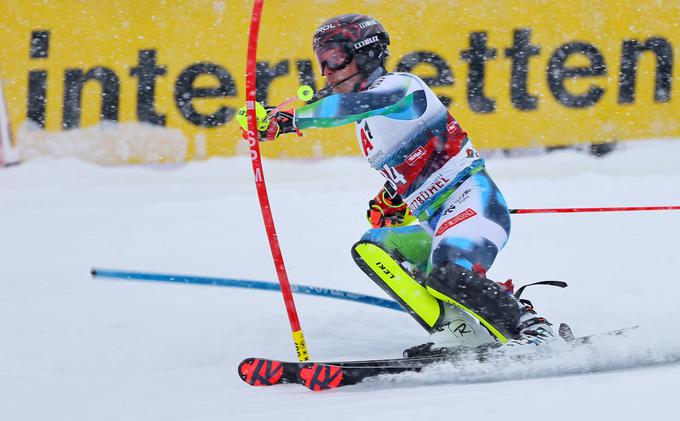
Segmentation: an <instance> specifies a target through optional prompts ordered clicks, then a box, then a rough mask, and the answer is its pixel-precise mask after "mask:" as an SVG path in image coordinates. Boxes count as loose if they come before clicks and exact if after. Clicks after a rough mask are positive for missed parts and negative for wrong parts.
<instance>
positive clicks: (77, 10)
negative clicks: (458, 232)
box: [0, 0, 680, 160]
mask: <svg viewBox="0 0 680 421" xmlns="http://www.w3.org/2000/svg"><path fill="white" fill-rule="evenodd" d="M251 8H252V4H251V2H249V1H216V0H185V1H162V0H148V1H144V2H137V1H132V0H129V1H122V0H118V1H113V0H111V1H94V0H90V1H76V0H55V1H50V2H44V1H28V0H27V1H21V2H16V1H10V0H2V1H0V11H1V12H2V16H3V22H2V36H3V42H2V43H1V44H0V60H2V61H1V64H0V77H1V78H2V79H3V81H4V83H5V94H6V100H7V103H8V108H9V111H10V118H11V121H12V125H13V127H12V128H13V130H14V131H15V132H16V131H17V130H18V128H19V127H20V126H22V127H24V128H25V127H28V129H26V130H23V131H20V133H19V134H20V136H18V138H19V141H22V137H27V136H28V137H31V136H33V138H34V139H38V140H37V141H36V142H37V143H38V144H40V143H41V142H43V141H45V142H48V141H54V139H55V138H54V136H57V135H63V132H64V131H67V132H69V131H73V130H79V129H84V128H87V127H91V126H94V125H97V124H99V123H100V122H102V121H103V120H106V121H113V122H118V123H125V124H122V126H123V127H127V130H132V131H133V132H134V127H136V126H134V125H135V124H139V123H141V124H139V127H140V131H142V132H144V136H142V137H144V138H145V139H146V138H154V136H156V137H160V139H157V138H156V139H155V141H156V142H161V143H162V142H163V139H162V137H163V136H164V133H166V131H164V130H157V131H154V130H153V129H159V128H167V129H168V130H169V131H168V132H167V133H172V134H173V136H174V138H176V137H177V136H176V135H177V133H178V131H179V132H181V136H180V137H182V138H183V139H185V143H186V150H185V151H184V150H183V152H182V154H186V158H187V159H192V158H200V157H203V156H214V155H234V154H236V153H239V152H241V151H245V150H246V149H247V145H246V144H245V142H243V141H241V140H240V134H239V132H238V126H237V124H236V123H235V119H234V114H235V110H236V109H238V108H239V107H240V106H241V105H242V104H243V103H244V100H245V92H244V85H245V77H244V74H245V61H246V47H247V45H246V44H247V36H248V27H249V19H250V11H251ZM342 13H365V14H369V15H371V16H373V17H375V18H377V19H378V20H379V21H381V23H382V24H383V25H384V26H385V28H386V29H387V30H388V32H389V34H390V37H391V40H392V43H391V45H390V51H391V56H390V58H389V59H388V62H387V68H388V70H391V71H394V70H399V71H411V72H413V73H416V74H418V75H420V76H421V77H423V78H424V79H426V80H427V81H428V82H429V83H430V85H431V86H432V88H433V90H434V91H435V92H436V93H437V94H438V95H439V96H440V98H441V99H442V100H443V101H444V102H445V103H446V104H448V106H449V109H450V110H451V112H452V114H453V115H454V116H455V117H456V118H457V119H458V120H459V122H460V123H461V125H462V126H463V127H464V128H465V129H466V130H467V131H468V133H469V134H470V136H471V138H472V140H473V142H474V143H475V144H476V145H477V146H478V147H479V148H481V149H484V148H515V147H527V146H534V145H566V144H572V143H576V142H584V141H591V142H607V141H615V140H626V139H640V138H652V137H653V138H658V137H673V136H675V137H678V136H680V98H678V97H679V96H680V92H678V90H679V87H678V81H679V80H680V77H679V73H680V70H679V67H680V66H678V65H677V64H676V63H675V62H674V59H675V58H674V56H673V51H674V47H675V50H676V51H677V48H678V46H680V30H678V26H677V25H678V22H680V2H678V1H677V0H660V1H652V0H641V1H637V2H619V1H602V2H591V1H586V0H567V1H560V2H557V1H539V0H527V1H523V2H507V1H505V0H488V1H481V2H464V1H429V2H415V1H413V2H412V1H407V2H394V1H387V0H384V1H381V0H375V1H359V0H343V1H324V2H318V1H314V0H296V1H288V0H277V1H273V0H270V1H267V2H265V8H264V14H263V17H262V27H261V30H260V44H259V49H258V60H259V72H258V77H259V81H258V97H259V98H260V99H261V100H263V101H265V102H267V103H269V104H278V103H279V102H282V101H284V100H285V99H287V98H288V97H290V96H293V95H294V94H295V91H296V89H297V87H298V86H299V85H300V84H301V83H308V84H311V85H313V86H314V87H315V88H316V89H318V88H321V87H322V86H323V85H324V83H323V81H322V80H321V79H320V78H319V73H318V69H317V66H316V63H315V61H314V55H313V52H312V50H311V39H312V33H313V32H314V30H315V29H316V27H317V26H318V25H319V24H320V23H321V22H322V21H324V20H325V19H327V18H329V17H332V16H335V15H338V14H342ZM674 82H675V83H674ZM297 105H301V103H300V102H298V103H297ZM23 122H30V124H29V125H22V123H23ZM131 124H132V125H133V126H132V127H133V129H130V127H131V126H130V125H131ZM31 127H32V129H31ZM104 127H111V126H110V125H108V126H107V125H104ZM114 127H115V126H114ZM110 130H114V131H115V129H110ZM53 135H54V136H53ZM114 137H116V136H114ZM171 137H172V136H171ZM174 138H173V139H174ZM173 141H176V139H175V140H173ZM34 143H35V142H34ZM262 149H263V153H264V155H265V156H287V157H303V156H304V157H318V156H338V155H355V154H358V148H357V146H356V141H355V139H354V129H353V126H352V125H350V126H346V127H341V128H335V129H310V130H307V131H306V132H305V136H304V137H303V138H297V137H296V136H294V135H293V136H287V137H285V138H282V141H281V142H275V143H269V144H266V145H263V148H262ZM161 160H162V159H161Z"/></svg>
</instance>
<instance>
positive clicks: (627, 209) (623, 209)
mask: <svg viewBox="0 0 680 421" xmlns="http://www.w3.org/2000/svg"><path fill="white" fill-rule="evenodd" d="M656 210H680V206H624V207H612V208H552V209H550V208H548V209H510V213H513V214H515V213H576V212H637V211H656Z"/></svg>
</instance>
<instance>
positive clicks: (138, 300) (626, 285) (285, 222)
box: [0, 140, 680, 421]
mask: <svg viewBox="0 0 680 421" xmlns="http://www.w3.org/2000/svg"><path fill="white" fill-rule="evenodd" d="M265 147H266V145H265ZM679 158H680V142H679V141H677V140H673V141H645V142H636V143H627V144H625V145H622V147H621V148H620V149H619V150H617V151H615V152H614V153H612V154H611V155H609V156H607V157H605V158H601V159H598V158H594V157H592V156H589V155H586V154H584V153H581V152H577V151H573V150H567V151H557V152H553V153H551V154H547V155H542V156H527V157H519V158H513V159H509V158H494V159H490V160H489V162H488V167H489V170H490V172H491V174H492V175H493V177H494V178H495V180H496V182H497V183H498V184H499V186H500V187H501V189H502V190H503V191H504V193H505V195H506V198H507V199H508V202H509V204H510V206H511V207H523V208H524V207H575V206H584V207H592V206H633V205H679V204H680V165H678V159H679ZM264 168H265V175H266V178H267V182H268V189H269V194H270V198H271V202H272V209H273V211H274V216H275V219H276V223H277V229H278V233H279V237H280V242H281V247H282V250H283V253H284V257H285V259H286V265H287V268H288V272H289V275H290V278H291V280H292V282H296V283H301V284H310V285H319V286H324V287H329V288H337V289H347V290H351V291H355V292H360V293H365V294H371V295H379V296H384V295H383V293H382V292H381V290H380V289H379V288H378V287H377V286H375V285H374V284H373V283H372V282H371V281H370V280H368V279H367V278H366V277H365V276H364V275H363V274H362V273H361V271H360V270H359V269H358V268H356V267H355V265H354V263H353V262H352V259H351V257H350V253H349V248H350V246H351V245H352V244H353V243H354V242H355V241H356V240H357V239H358V238H359V237H360V236H361V234H362V233H363V232H364V231H365V230H366V228H367V226H366V221H365V218H364V211H365V206H366V202H367V200H368V199H369V198H370V197H372V196H373V195H374V193H375V192H376V191H377V189H378V188H379V186H380V185H381V184H382V179H381V177H380V176H379V175H378V174H375V173H373V172H372V170H370V169H369V168H368V165H367V164H366V163H365V162H364V161H363V160H361V159H359V158H356V159H354V158H345V159H334V160H319V161H266V162H265V164H264ZM0 191H1V192H2V193H1V194H0V217H1V221H2V222H1V225H0V227H1V228H0V229H1V231H0V263H1V267H2V272H1V273H2V276H1V278H0V283H2V288H1V289H0V291H1V292H0V419H2V420H12V421H14V420H98V421H105V420H116V421H120V420H163V421H171V420H225V419H239V420H240V419H243V420H259V419H266V420H272V419H292V418H296V419H328V420H336V419H337V420H339V419H352V420H353V419H371V420H375V419H391V420H409V421H412V420H414V419H426V418H427V417H433V419H475V420H486V419H492V418H493V419H505V420H508V419H509V420H515V419H517V420H519V419H522V420H526V419H550V420H573V419H579V420H580V419H585V420H588V419H597V420H609V419H615V420H637V419H639V418H641V417H645V419H659V420H671V419H680V409H679V407H678V405H677V403H676V401H675V400H674V399H676V395H677V388H678V386H680V364H678V361H679V360H680V335H679V334H678V333H680V332H679V330H680V329H679V328H678V326H680V315H679V314H678V311H677V310H678V307H679V305H678V298H679V297H680V279H679V278H678V270H677V267H678V263H680V262H679V258H678V247H677V241H678V235H679V234H680V212H677V211H666V212H626V213H606V214H605V213H599V214H596V213H590V214H550V215H515V216H513V233H512V235H511V239H510V242H509V244H508V246H507V247H506V249H505V250H504V251H503V252H502V253H501V255H500V256H499V258H498V260H497V261H496V264H495V265H494V267H493V269H492V270H491V271H490V273H489V275H490V277H492V278H494V279H506V278H507V277H512V278H513V279H514V280H515V283H516V284H522V283H527V282H531V281H535V280H540V279H564V280H566V281H568V283H569V285H570V286H569V288H567V289H565V290H560V289H558V288H550V287H536V288H533V289H530V290H528V291H527V292H526V293H525V295H526V296H527V297H528V298H530V299H532V301H533V303H534V304H535V305H536V307H537V308H538V309H539V310H540V311H541V313H542V314H543V315H545V316H546V317H547V318H548V319H549V320H551V321H554V322H559V321H566V322H569V323H570V324H571V326H572V328H573V330H574V331H575V332H576V333H577V334H591V333H597V332H601V331H606V330H610V329H615V328H621V327H625V326H630V325H638V324H639V325H640V326H641V328H640V329H639V331H638V332H636V333H635V335H633V336H631V338H630V339H629V340H627V342H626V346H624V347H621V346H619V345H614V344H606V343H604V344H602V345H601V346H599V347H596V348H594V349H591V350H588V351H581V352H574V353H571V354H570V355H567V356H563V357H562V358H559V359H548V360H543V361H538V362H534V363H530V364H523V365H517V364H506V365H491V366H480V365H476V364H470V365H468V366H465V367H455V366H451V367H437V368H433V369H432V370H428V371H426V372H424V373H421V374H407V375H400V376H393V377H389V378H382V379H377V380H373V381H370V382H368V383H365V384H360V385H357V386H353V387H349V388H345V389H341V390H335V391H329V392H324V393H312V392H310V391H308V390H307V389H305V388H303V387H300V386H298V385H284V386H276V387H271V388H253V387H250V386H248V385H246V384H245V383H243V382H241V380H240V379H239V377H238V376H237V373H236V366H237V364H238V363H239V361H240V360H241V359H243V358H244V357H247V356H263V357H272V358H284V359H293V360H294V359H295V355H294V351H293V346H292V340H291V337H290V328H289V325H288V321H287V319H286V316H285V311H284V306H283V302H282V299H281V297H280V295H279V294H278V293H274V292H264V291H253V290H240V289H228V288H217V287H205V286H192V285H172V284H149V283H137V282H131V281H114V280H100V279H97V280H93V279H91V278H90V276H89V269H90V267H92V266H98V267H108V268H117V269H129V270H143V271H152V272H164V273H180V274H194V275H207V276H221V277H233V278H245V279H260V280H275V279H276V278H275V274H274V269H273V265H272V263H271V257H270V253H269V249H268V244H267V240H266V237H265V233H264V229H263V226H262V219H261V214H260V211H259V206H258V202H257V198H256V193H255V189H254V185H253V181H252V172H251V168H250V162H249V161H248V160H247V159H246V158H243V157H239V158H232V159H213V160H210V161H207V162H201V163H191V164H187V165H185V166H181V167H175V168H172V169H167V168H166V169H162V168H150V167H144V168H142V167H136V168H131V167H97V166H93V165H91V164H86V163H83V162H80V161H76V160H72V159H62V160H50V159H36V160H31V161H29V162H26V163H24V164H22V165H19V166H17V167H12V168H8V169H5V170H0ZM296 302H297V306H298V311H299V314H300V319H301V322H302V326H303V328H304V332H305V336H306V338H307V342H308V345H309V350H310V353H311V355H312V357H313V358H314V359H340V358H353V359H355V358H366V357H390V356H398V355H399V354H400V352H401V350H402V349H403V348H404V347H407V346H410V345H413V344H416V343H420V342H423V341H424V340H425V339H426V336H425V334H424V332H423V331H422V330H421V329H420V328H419V326H418V325H417V324H416V323H415V322H414V321H413V320H411V319H410V318H409V317H408V316H406V315H405V314H404V313H400V312H397V311H393V310H388V309H383V308H378V307H372V306H368V305H364V304H358V303H350V302H346V301H339V300H332V299H326V298H319V297H309V296H298V297H297V298H296ZM584 373H585V374H584ZM434 417H436V418H434Z"/></svg>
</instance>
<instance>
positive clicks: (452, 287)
mask: <svg viewBox="0 0 680 421" xmlns="http://www.w3.org/2000/svg"><path fill="white" fill-rule="evenodd" d="M389 44H390V38H389V36H388V33H387V32H386V30H385V28H384V27H383V26H382V25H381V24H380V23H379V22H378V21H377V20H375V19H373V18H372V17H370V16H366V15H361V14H347V15H341V16H337V17H334V18H331V19H329V20H327V21H326V22H324V23H323V24H321V25H320V26H319V28H318V29H317V30H316V32H315V33H314V39H313V49H314V53H315V55H316V59H317V62H318V65H319V70H320V71H321V74H322V75H323V76H324V78H325V79H326V82H327V84H328V87H327V88H325V89H324V90H322V91H325V93H326V94H327V95H326V96H323V97H322V98H321V99H320V100H318V101H316V102H313V103H310V104H308V105H306V106H304V107H301V108H298V109H297V110H289V111H277V112H275V113H274V115H272V116H271V119H270V124H269V127H267V129H266V130H263V131H260V133H259V138H260V141H270V140H275V139H277V138H278V137H279V136H280V135H281V134H284V133H291V132H299V131H301V130H305V129H307V128H312V127H335V126H340V125H345V124H349V123H354V124H355V126H356V134H357V139H358V142H359V148H360V150H361V152H362V153H363V155H364V156H365V157H366V159H367V160H368V162H369V163H370V165H371V166H372V167H373V168H374V169H376V170H377V171H379V172H380V173H382V175H383V176H384V177H385V178H386V183H385V185H384V186H383V187H382V188H381V189H380V191H379V192H378V194H377V195H376V196H375V197H374V198H373V199H371V200H370V202H369V209H368V211H367V217H368V220H369V222H370V224H371V226H372V227H373V228H372V229H370V230H369V231H368V232H366V233H365V234H364V235H363V237H362V238H361V240H360V241H359V242H358V243H356V244H355V245H354V246H353V248H352V255H353V257H354V259H355V261H356V262H357V264H358V265H359V267H360V268H361V269H362V270H363V271H364V272H365V273H366V274H367V275H368V276H369V277H370V278H371V279H372V280H373V281H375V282H376V283H377V284H378V285H379V286H380V287H381V288H382V289H383V290H385V292H387V293H388V295H390V296H391V297H392V298H393V299H395V300H396V301H397V302H398V303H399V304H400V305H401V306H402V307H403V308H404V309H405V310H406V311H407V312H408V313H409V314H410V315H411V316H412V317H413V318H414V319H415V320H416V321H417V322H418V323H419V324H420V325H421V326H422V327H423V328H424V329H425V330H426V331H427V332H428V333H430V338H429V339H428V341H427V342H426V343H424V344H422V345H417V346H414V347H411V348H408V349H406V350H405V351H404V356H406V357H411V356H421V355H432V354H438V353H445V352H450V351H451V350H453V349H458V348H460V347H467V348H472V347H478V346H489V345H490V346H496V345H503V346H510V347H513V346H517V345H523V344H535V345H539V344H542V343H545V342H548V341H552V340H554V339H555V334H554V332H553V330H552V328H551V324H550V323H549V322H548V321H547V320H546V319H545V318H543V317H540V316H538V315H537V314H536V313H535V311H534V309H533V308H532V307H531V305H529V304H525V303H522V302H520V301H519V299H518V298H516V297H515V296H514V295H513V288H514V287H513V286H512V282H511V281H508V282H506V283H497V282H494V281H491V280H489V279H487V277H486V272H487V271H488V270H489V268H490V267H491V265H492V264H493V262H494V260H495V258H496V256H497V254H498V252H499V251H500V250H501V249H502V248H503V247H504V246H505V244H506V242H507V241H508V236H509V234H510V214H509V212H508V207H507V205H506V202H505V200H504V198H503V195H502V194H501V192H500V190H499V189H498V187H497V186H496V184H495V183H494V182H493V180H492V179H491V177H490V176H489V174H488V172H487V170H486V168H485V162H484V159H483V158H481V157H480V156H479V154H478V153H477V151H476V150H475V148H474V146H473V145H472V142H471V140H470V138H469V137H468V134H467V133H466V132H465V130H463V128H461V126H460V125H459V124H458V122H457V121H456V120H455V119H454V118H453V116H452V115H451V114H450V113H449V112H448V110H447V108H446V107H445V106H444V105H443V104H442V103H441V101H440V100H439V99H438V98H437V96H436V95H435V94H434V93H433V92H432V91H431V90H430V88H429V87H428V86H427V85H426V84H425V83H424V82H423V81H422V80H421V79H420V78H419V77H417V76H415V75H413V74H410V73H393V72H388V71H387V70H386V68H385V60H386V59H387V57H388V56H389V50H388V45H389ZM320 96H321V95H320ZM273 108H274V107H267V108H266V109H267V110H272V109H273ZM416 221H417V223H415V222H416Z"/></svg>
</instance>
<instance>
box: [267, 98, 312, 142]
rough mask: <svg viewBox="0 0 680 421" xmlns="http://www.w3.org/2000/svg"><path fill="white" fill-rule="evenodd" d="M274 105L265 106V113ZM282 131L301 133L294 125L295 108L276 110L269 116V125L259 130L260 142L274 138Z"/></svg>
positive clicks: (272, 108)
mask: <svg viewBox="0 0 680 421" xmlns="http://www.w3.org/2000/svg"><path fill="white" fill-rule="evenodd" d="M275 108H276V107H272V106H266V107H264V109H265V110H267V115H269V113H270V112H271V111H272V110H274V109H275ZM284 133H297V134H298V136H302V133H301V132H300V131H299V130H298V129H297V127H295V110H293V109H290V110H286V111H276V112H275V113H274V114H272V115H270V116H269V126H268V127H267V129H266V130H263V131H260V142H264V141H269V140H275V139H276V138H278V137H279V136H280V135H282V134H284Z"/></svg>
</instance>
